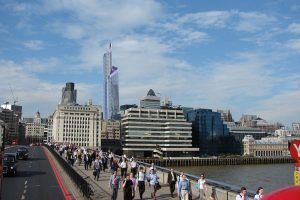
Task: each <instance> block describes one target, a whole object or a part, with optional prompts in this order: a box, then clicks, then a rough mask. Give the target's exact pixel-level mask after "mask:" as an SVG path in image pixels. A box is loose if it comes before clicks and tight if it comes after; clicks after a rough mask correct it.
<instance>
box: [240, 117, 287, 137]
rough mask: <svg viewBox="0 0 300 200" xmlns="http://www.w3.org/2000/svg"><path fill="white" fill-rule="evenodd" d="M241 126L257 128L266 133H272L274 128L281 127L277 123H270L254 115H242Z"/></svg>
mask: <svg viewBox="0 0 300 200" xmlns="http://www.w3.org/2000/svg"><path fill="white" fill-rule="evenodd" d="M239 123H240V125H241V126H244V127H251V128H259V129H260V130H261V131H264V132H267V133H274V132H275V130H277V129H280V128H281V127H282V125H281V124H279V123H270V122H268V121H267V120H264V119H262V118H260V117H257V116H256V115H242V117H241V119H240V121H239Z"/></svg>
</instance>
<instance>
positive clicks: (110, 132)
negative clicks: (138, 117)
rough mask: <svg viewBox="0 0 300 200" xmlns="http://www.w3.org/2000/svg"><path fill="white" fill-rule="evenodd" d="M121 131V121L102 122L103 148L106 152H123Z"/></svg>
mask: <svg viewBox="0 0 300 200" xmlns="http://www.w3.org/2000/svg"><path fill="white" fill-rule="evenodd" d="M120 129H121V123H120V121H119V120H101V148H102V149H103V150H104V151H107V150H111V151H113V152H120V151H121V149H122V148H121V140H120V139H121V135H120V132H121V131H120Z"/></svg>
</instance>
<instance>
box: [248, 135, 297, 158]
mask: <svg viewBox="0 0 300 200" xmlns="http://www.w3.org/2000/svg"><path fill="white" fill-rule="evenodd" d="M294 139H295V138H294V137H266V138H262V139H260V140H255V139H254V137H253V136H252V135H246V136H245V138H244V139H243V143H244V155H246V156H254V157H281V156H290V152H289V147H288V143H289V141H292V140H294ZM298 139H299V137H298Z"/></svg>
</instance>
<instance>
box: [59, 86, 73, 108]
mask: <svg viewBox="0 0 300 200" xmlns="http://www.w3.org/2000/svg"><path fill="white" fill-rule="evenodd" d="M76 102H77V90H75V84H74V83H72V82H69V83H66V87H64V88H63V89H62V96H61V101H60V104H61V105H76Z"/></svg>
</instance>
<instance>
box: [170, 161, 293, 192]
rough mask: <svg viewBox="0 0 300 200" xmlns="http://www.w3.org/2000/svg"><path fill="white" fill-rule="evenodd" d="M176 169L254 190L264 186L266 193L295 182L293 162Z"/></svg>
mask: <svg viewBox="0 0 300 200" xmlns="http://www.w3.org/2000/svg"><path fill="white" fill-rule="evenodd" d="M174 169H175V170H177V171H180V170H183V171H184V172H185V173H188V174H193V175H196V176H199V175H200V174H201V173H204V174H205V177H206V178H208V179H212V180H217V181H221V182H225V183H228V184H232V185H237V186H245V187H246V188H247V189H249V190H253V191H256V189H257V188H258V187H259V186H262V187H263V188H264V191H265V192H264V193H265V194H267V193H269V192H271V191H273V190H276V189H279V188H283V187H287V186H290V185H293V184H294V165H293V164H265V165H230V166H228V165H226V166H197V167H180V168H179V167H178V168H176V167H174Z"/></svg>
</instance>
